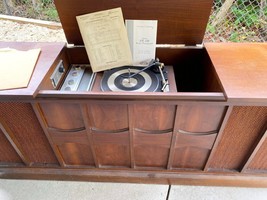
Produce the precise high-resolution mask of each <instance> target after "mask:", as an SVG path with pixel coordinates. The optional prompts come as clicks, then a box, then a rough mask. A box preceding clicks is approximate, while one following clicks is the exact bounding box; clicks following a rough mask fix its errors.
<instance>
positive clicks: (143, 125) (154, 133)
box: [131, 104, 176, 168]
mask: <svg viewBox="0 0 267 200" xmlns="http://www.w3.org/2000/svg"><path fill="white" fill-rule="evenodd" d="M175 113H176V106H175V105H149V104H144V105H133V106H132V107H131V115H132V126H133V154H134V166H136V167H161V168H167V164H168V158H169V151H170V147H171V138H172V132H173V126H174V118H175Z"/></svg>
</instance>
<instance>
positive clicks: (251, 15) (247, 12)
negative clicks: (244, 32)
mask: <svg viewBox="0 0 267 200" xmlns="http://www.w3.org/2000/svg"><path fill="white" fill-rule="evenodd" d="M232 13H233V15H234V19H235V20H234V24H235V25H239V24H241V25H242V26H245V27H248V28H251V27H252V26H256V27H258V26H259V21H260V20H259V13H260V7H259V6H255V5H253V4H247V1H244V0H242V1H241V0H239V1H238V3H237V4H236V5H235V6H233V7H232Z"/></svg>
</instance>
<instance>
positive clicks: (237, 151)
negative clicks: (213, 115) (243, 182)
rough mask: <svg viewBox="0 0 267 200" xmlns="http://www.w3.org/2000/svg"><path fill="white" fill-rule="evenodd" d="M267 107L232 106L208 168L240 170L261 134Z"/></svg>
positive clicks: (266, 115)
mask: <svg viewBox="0 0 267 200" xmlns="http://www.w3.org/2000/svg"><path fill="white" fill-rule="evenodd" d="M266 120H267V107H263V106H262V107H261V106H259V107H252V106H238V107H234V108H233V111H232V113H231V115H230V117H229V120H228V123H227V125H226V127H225V129H224V131H223V135H222V138H221V140H220V142H219V144H218V146H217V149H216V150H215V154H214V155H213V157H212V160H211V162H210V165H209V169H229V170H235V171H236V170H237V171H240V170H241V169H242V167H243V165H244V164H245V163H246V161H247V159H248V158H249V156H250V155H251V153H252V151H253V150H254V148H255V147H256V145H257V143H258V141H259V140H260V138H261V136H262V129H263V127H264V126H265V124H266Z"/></svg>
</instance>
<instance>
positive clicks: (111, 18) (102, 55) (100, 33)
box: [76, 8, 132, 72]
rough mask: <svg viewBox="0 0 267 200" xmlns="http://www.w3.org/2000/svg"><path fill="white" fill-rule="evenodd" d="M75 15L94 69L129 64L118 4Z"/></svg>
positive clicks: (124, 32)
mask: <svg viewBox="0 0 267 200" xmlns="http://www.w3.org/2000/svg"><path fill="white" fill-rule="evenodd" d="M76 18H77V22H78V25H79V28H80V31H81V35H82V38H83V41H84V45H85V48H86V51H87V54H88V57H89V60H90V64H91V67H92V70H93V72H98V71H103V70H107V69H111V68H115V67H120V66H124V65H132V55H131V50H130V46H129V41H128V37H127V31H126V28H125V25H124V20H123V15H122V10H121V8H115V9H110V10H105V11H100V12H95V13H90V14H86V15H81V16H77V17H76Z"/></svg>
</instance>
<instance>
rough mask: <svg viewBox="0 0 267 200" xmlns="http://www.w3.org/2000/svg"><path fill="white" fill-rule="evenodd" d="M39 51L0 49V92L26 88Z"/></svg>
mask: <svg viewBox="0 0 267 200" xmlns="http://www.w3.org/2000/svg"><path fill="white" fill-rule="evenodd" d="M40 52H41V49H31V50H28V51H18V50H16V49H10V48H3V49H0V79H1V83H0V90H8V89H15V88H25V87H27V86H28V84H29V82H30V79H31V76H32V73H33V71H34V67H35V64H36V62H37V60H38V56H39V54H40Z"/></svg>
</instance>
